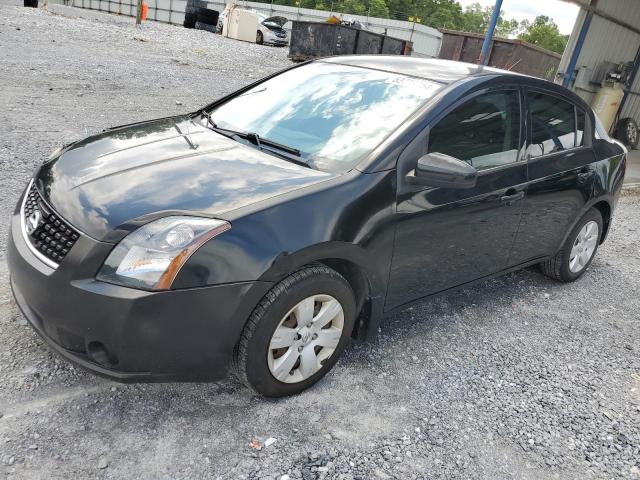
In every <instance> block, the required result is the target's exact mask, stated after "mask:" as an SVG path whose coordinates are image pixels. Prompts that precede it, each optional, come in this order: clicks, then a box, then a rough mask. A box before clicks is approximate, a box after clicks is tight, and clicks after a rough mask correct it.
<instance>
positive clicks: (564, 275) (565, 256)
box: [540, 208, 602, 282]
mask: <svg viewBox="0 0 640 480" xmlns="http://www.w3.org/2000/svg"><path fill="white" fill-rule="evenodd" d="M595 228H597V231H595V230H594V229H595ZM601 237H602V214H601V213H600V212H599V211H598V210H596V209H595V208H592V209H591V210H589V211H588V212H587V213H585V215H584V216H583V217H582V218H581V219H580V221H578V223H577V224H576V226H575V227H573V230H571V233H570V234H569V236H568V237H567V240H566V241H565V242H564V245H563V246H562V248H561V249H560V251H559V252H558V253H557V254H556V255H555V256H554V257H553V258H550V259H549V260H547V261H545V262H543V263H541V264H540V269H541V270H542V273H544V274H545V275H546V276H547V277H550V278H553V279H555V280H558V281H560V282H573V281H575V280H577V279H578V278H580V277H581V276H582V275H583V274H584V272H586V271H587V268H589V265H591V262H592V261H593V259H594V257H595V256H596V253H597V251H598V245H599V244H600V238H601Z"/></svg>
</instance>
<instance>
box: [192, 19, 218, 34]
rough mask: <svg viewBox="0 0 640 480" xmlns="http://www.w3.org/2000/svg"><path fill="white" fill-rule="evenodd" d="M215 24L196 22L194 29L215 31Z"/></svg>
mask: <svg viewBox="0 0 640 480" xmlns="http://www.w3.org/2000/svg"><path fill="white" fill-rule="evenodd" d="M216 28H217V26H216V25H209V24H208V23H202V22H196V30H206V31H207V32H212V33H216Z"/></svg>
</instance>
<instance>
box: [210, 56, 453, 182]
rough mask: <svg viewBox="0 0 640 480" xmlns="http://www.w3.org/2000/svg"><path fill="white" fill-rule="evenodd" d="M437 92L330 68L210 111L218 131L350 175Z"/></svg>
mask: <svg viewBox="0 0 640 480" xmlns="http://www.w3.org/2000/svg"><path fill="white" fill-rule="evenodd" d="M441 87H442V85H440V84H438V83H436V82H432V81H429V80H424V79H417V78H413V77H408V76H405V75H398V74H394V73H389V72H382V71H378V70H371V69H366V68H360V67H352V66H346V65H336V64H332V63H324V62H314V63H311V64H308V65H305V66H302V67H298V68H294V69H291V70H288V71H286V72H284V73H282V74H280V75H278V76H276V77H273V78H271V79H269V80H266V81H264V82H262V83H260V84H258V85H256V86H255V87H253V88H251V89H250V90H247V91H246V92H244V93H242V94H240V95H238V96H236V97H234V98H232V99H230V100H229V101H227V102H225V103H223V104H222V105H220V106H218V107H216V108H215V109H214V110H212V111H211V120H212V121H213V122H215V125H217V126H218V127H220V128H227V129H232V130H240V131H243V132H251V133H256V134H258V135H259V136H260V138H264V139H268V140H270V141H273V142H277V143H279V144H282V145H286V146H288V147H291V148H292V149H296V150H299V151H300V157H301V159H302V160H303V161H304V162H306V163H308V164H309V166H311V167H313V168H316V169H318V170H324V171H330V172H343V171H347V170H349V169H351V168H352V167H354V166H355V165H356V164H357V163H358V160H359V159H360V158H362V157H363V156H364V155H366V154H368V153H370V152H371V151H372V150H373V149H374V148H375V147H376V146H377V145H378V144H380V143H381V142H382V141H383V140H384V139H385V138H386V137H387V136H388V135H389V134H390V133H392V132H393V131H394V130H395V129H396V128H398V126H400V124H402V122H403V121H404V120H406V119H407V118H408V117H409V116H410V115H411V114H412V113H413V112H414V111H416V110H417V109H418V108H419V107H420V106H421V105H422V104H423V103H424V102H425V101H426V100H427V99H429V98H430V97H432V96H433V95H434V93H435V92H436V91H437V90H438V89H440V88H441Z"/></svg>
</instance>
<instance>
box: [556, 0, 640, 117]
mask: <svg viewBox="0 0 640 480" xmlns="http://www.w3.org/2000/svg"><path fill="white" fill-rule="evenodd" d="M597 8H598V10H600V11H602V12H603V13H605V14H607V15H610V16H612V17H614V18H618V19H620V20H622V21H624V22H626V23H628V24H630V25H632V26H633V27H635V28H637V29H640V1H638V0H606V1H600V2H598V6H597ZM585 18H586V10H585V9H584V8H581V9H580V13H579V14H578V18H577V19H576V24H575V26H574V29H573V32H572V33H571V36H570V38H569V42H568V44H567V48H566V49H565V52H564V54H563V56H562V60H561V61H560V66H559V67H558V71H559V72H565V71H566V68H567V66H568V64H569V60H570V58H571V54H572V53H573V51H574V49H575V46H576V41H577V38H578V35H579V32H580V29H581V27H582V25H583V23H584V20H585ZM639 48H640V35H639V34H637V33H635V32H633V31H632V30H629V29H628V28H625V27H623V26H621V25H618V24H616V23H614V22H612V21H610V20H608V19H606V18H603V17H601V16H598V15H597V14H596V15H594V16H593V19H592V20H591V25H590V27H589V31H588V34H587V37H586V39H585V42H584V44H583V46H582V50H581V51H580V56H579V57H578V62H577V64H576V67H577V68H581V67H583V68H585V69H586V70H585V71H584V72H582V74H583V75H584V80H589V79H590V78H591V76H592V75H593V74H595V73H596V71H597V70H598V67H599V66H600V65H601V64H602V62H605V61H606V62H615V63H618V62H630V61H633V60H634V58H635V57H636V53H637V52H638V49H639ZM572 88H573V89H574V90H575V92H576V93H577V94H578V95H580V96H581V97H582V98H584V99H585V100H586V101H587V102H591V100H592V99H593V97H594V95H595V92H596V90H597V88H598V86H597V85H589V84H588V82H585V81H580V79H578V81H576V82H575V84H574V85H573V86H572ZM631 90H632V91H635V92H640V75H638V77H636V80H635V82H634V85H632V87H631ZM624 117H633V118H634V119H635V120H636V121H637V122H638V123H640V96H639V95H636V94H633V93H632V94H629V95H628V99H627V101H626V104H625V106H624V108H623V111H622V112H621V118H624Z"/></svg>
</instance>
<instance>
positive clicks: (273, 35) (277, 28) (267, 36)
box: [218, 12, 289, 47]
mask: <svg viewBox="0 0 640 480" xmlns="http://www.w3.org/2000/svg"><path fill="white" fill-rule="evenodd" d="M255 14H256V16H257V17H258V30H257V31H256V43H258V44H271V45H276V46H280V47H284V46H285V45H287V44H288V43H289V33H288V32H287V31H286V30H285V29H284V28H283V27H284V25H285V23H287V22H288V21H289V20H288V19H286V18H285V17H280V16H275V17H267V16H265V15H263V14H261V13H258V12H255ZM224 17H225V12H222V13H221V14H220V17H219V18H218V33H222V26H223V25H224Z"/></svg>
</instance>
